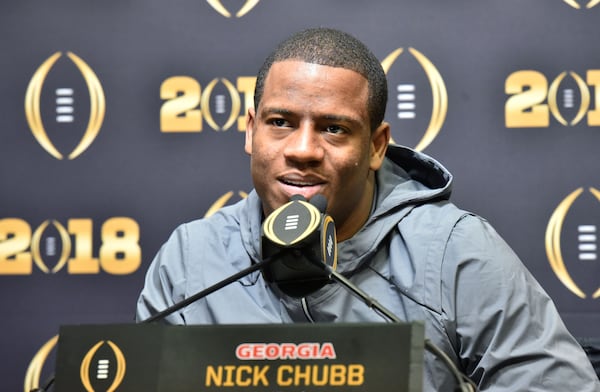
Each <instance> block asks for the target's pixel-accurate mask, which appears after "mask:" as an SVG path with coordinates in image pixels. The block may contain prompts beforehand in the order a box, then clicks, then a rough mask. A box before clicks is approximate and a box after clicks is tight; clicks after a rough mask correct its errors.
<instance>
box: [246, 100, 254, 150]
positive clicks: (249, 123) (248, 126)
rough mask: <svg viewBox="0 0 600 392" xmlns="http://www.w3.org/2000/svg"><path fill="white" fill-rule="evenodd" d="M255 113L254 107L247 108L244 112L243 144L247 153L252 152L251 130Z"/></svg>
mask: <svg viewBox="0 0 600 392" xmlns="http://www.w3.org/2000/svg"><path fill="white" fill-rule="evenodd" d="M255 115H256V112H255V111H254V108H250V109H248V113H247V114H246V143H245V144H244V151H246V153H247V154H248V155H251V154H252V131H253V130H254V122H255Z"/></svg>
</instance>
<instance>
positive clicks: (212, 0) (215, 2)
mask: <svg viewBox="0 0 600 392" xmlns="http://www.w3.org/2000/svg"><path fill="white" fill-rule="evenodd" d="M259 1H260V0H246V2H245V3H244V5H243V6H242V8H240V10H239V11H238V12H236V14H235V17H236V18H241V17H242V16H244V15H246V14H247V13H248V12H250V11H251V10H252V8H254V7H255V6H256V5H257V4H258V2H259ZM206 2H207V3H208V4H209V5H210V6H211V7H213V8H214V9H215V10H216V11H217V12H218V13H219V14H221V15H223V16H224V17H226V18H231V12H229V10H228V9H227V8H225V6H224V5H223V4H222V3H221V0H206Z"/></svg>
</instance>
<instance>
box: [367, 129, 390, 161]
mask: <svg viewBox="0 0 600 392" xmlns="http://www.w3.org/2000/svg"><path fill="white" fill-rule="evenodd" d="M389 142H390V124H388V123H387V122H385V121H384V122H382V123H381V124H380V125H379V127H377V129H376V130H375V131H374V132H373V133H372V134H371V165H370V168H371V170H378V169H379V168H380V167H381V165H382V163H383V158H385V152H386V151H387V147H388V144H389Z"/></svg>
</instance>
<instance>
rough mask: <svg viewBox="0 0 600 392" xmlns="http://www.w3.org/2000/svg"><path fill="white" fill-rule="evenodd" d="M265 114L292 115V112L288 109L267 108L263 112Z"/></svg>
mask: <svg viewBox="0 0 600 392" xmlns="http://www.w3.org/2000/svg"><path fill="white" fill-rule="evenodd" d="M262 113H263V114H286V115H289V114H292V112H291V111H290V110H288V109H282V108H277V107H266V108H264V109H263V110H262Z"/></svg>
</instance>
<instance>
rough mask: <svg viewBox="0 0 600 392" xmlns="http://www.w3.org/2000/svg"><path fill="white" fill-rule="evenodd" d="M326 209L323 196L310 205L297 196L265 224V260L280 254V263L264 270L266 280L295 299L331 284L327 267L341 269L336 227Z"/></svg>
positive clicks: (316, 196)
mask: <svg viewBox="0 0 600 392" xmlns="http://www.w3.org/2000/svg"><path fill="white" fill-rule="evenodd" d="M326 208H327V199H326V198H325V196H323V195H321V194H317V195H315V196H314V197H313V198H312V199H311V200H310V202H308V201H307V200H306V199H305V198H304V196H301V195H294V196H292V197H291V198H290V201H289V202H288V203H286V204H284V205H282V206H281V207H279V208H278V209H276V210H275V211H273V212H272V213H271V214H270V215H269V216H268V217H267V218H266V219H265V221H264V222H263V226H262V244H261V245H262V247H261V253H262V257H263V259H264V258H271V257H273V256H274V255H275V254H279V256H278V260H277V262H276V263H271V264H269V265H267V266H265V268H263V270H262V273H263V276H264V278H265V280H266V281H267V282H270V283H274V284H275V285H276V286H277V287H278V288H279V289H280V290H281V291H282V292H283V293H285V294H287V295H289V296H291V297H304V296H306V295H307V294H310V293H312V292H314V291H316V290H318V289H320V288H321V287H323V286H324V285H326V284H328V283H330V282H331V274H330V273H329V271H328V270H326V269H324V268H323V267H324V266H328V267H330V268H331V269H332V270H335V268H336V267H337V239H336V232H335V225H334V223H333V219H332V218H331V217H330V216H329V215H328V214H327V213H326V212H325V210H326ZM316 260H318V261H316ZM315 261H316V262H315ZM319 264H322V265H319Z"/></svg>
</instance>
